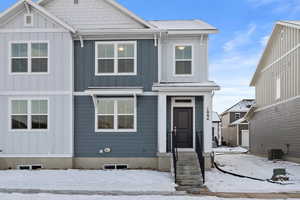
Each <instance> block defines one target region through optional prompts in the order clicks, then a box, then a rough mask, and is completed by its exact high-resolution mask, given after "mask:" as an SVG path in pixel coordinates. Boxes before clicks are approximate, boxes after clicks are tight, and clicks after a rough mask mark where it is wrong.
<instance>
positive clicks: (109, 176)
mask: <svg viewBox="0 0 300 200" xmlns="http://www.w3.org/2000/svg"><path fill="white" fill-rule="evenodd" d="M0 177H1V178H0V188H2V189H4V188H5V189H42V190H43V189H44V190H89V191H126V192H128V191H129V192H136V191H137V192H143V191H148V192H149V191H160V192H172V191H175V189H174V187H175V184H174V181H173V177H171V174H170V173H163V172H157V171H150V170H124V171H103V170H40V171H25V170H22V171H21V170H7V171H0ZM0 199H1V198H0ZM1 200H2V199H1Z"/></svg>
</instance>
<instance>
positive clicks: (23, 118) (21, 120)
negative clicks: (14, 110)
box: [11, 115, 28, 130]
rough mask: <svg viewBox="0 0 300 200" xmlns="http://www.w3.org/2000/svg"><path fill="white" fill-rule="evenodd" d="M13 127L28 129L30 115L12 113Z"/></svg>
mask: <svg viewBox="0 0 300 200" xmlns="http://www.w3.org/2000/svg"><path fill="white" fill-rule="evenodd" d="M11 129H16V130H18V129H19V130H20V129H28V116H27V115H12V116H11Z"/></svg>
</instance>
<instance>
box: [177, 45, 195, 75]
mask: <svg viewBox="0 0 300 200" xmlns="http://www.w3.org/2000/svg"><path fill="white" fill-rule="evenodd" d="M177 46H191V47H192V59H178V61H191V62H192V64H191V74H176V61H177V59H176V47H177ZM194 63H195V55H194V44H191V43H177V44H174V45H173V76H175V77H190V76H194Z"/></svg>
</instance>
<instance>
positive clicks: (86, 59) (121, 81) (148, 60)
mask: <svg viewBox="0 0 300 200" xmlns="http://www.w3.org/2000/svg"><path fill="white" fill-rule="evenodd" d="M95 42H96V41H91V40H89V41H84V47H83V48H81V47H80V42H79V41H75V44H74V46H75V47H74V48H75V80H76V81H75V91H84V90H86V89H87V88H88V87H120V86H122V87H123V86H127V87H137V86H138V87H142V86H143V87H144V90H145V91H151V90H152V85H153V83H154V82H157V76H158V72H157V70H158V58H157V48H156V47H155V46H154V42H153V40H138V41H137V75H136V76H95Z"/></svg>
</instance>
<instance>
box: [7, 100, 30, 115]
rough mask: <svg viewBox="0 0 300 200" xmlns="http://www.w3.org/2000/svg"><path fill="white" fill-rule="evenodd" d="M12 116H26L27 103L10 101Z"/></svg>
mask: <svg viewBox="0 0 300 200" xmlns="http://www.w3.org/2000/svg"><path fill="white" fill-rule="evenodd" d="M11 111H12V114H14V115H16V114H22V115H24V114H27V113H28V102H27V100H12V101H11Z"/></svg>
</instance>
